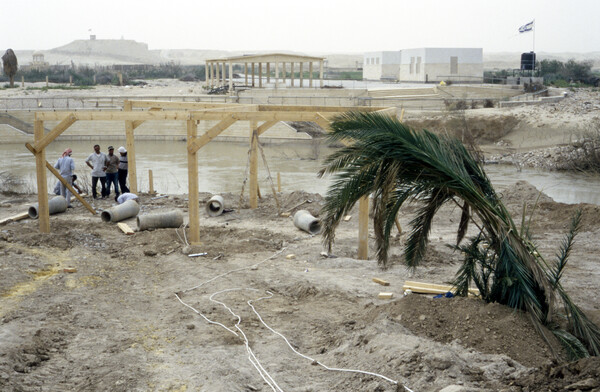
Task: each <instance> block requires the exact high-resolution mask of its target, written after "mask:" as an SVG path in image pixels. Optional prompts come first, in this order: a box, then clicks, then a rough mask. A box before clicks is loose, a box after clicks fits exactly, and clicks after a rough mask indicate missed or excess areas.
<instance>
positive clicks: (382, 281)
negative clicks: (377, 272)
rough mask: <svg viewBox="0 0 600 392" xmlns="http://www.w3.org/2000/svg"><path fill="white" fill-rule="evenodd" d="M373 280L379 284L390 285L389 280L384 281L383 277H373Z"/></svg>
mask: <svg viewBox="0 0 600 392" xmlns="http://www.w3.org/2000/svg"><path fill="white" fill-rule="evenodd" d="M373 282H375V283H378V284H380V285H382V286H389V285H390V282H388V281H385V280H383V279H379V278H373Z"/></svg>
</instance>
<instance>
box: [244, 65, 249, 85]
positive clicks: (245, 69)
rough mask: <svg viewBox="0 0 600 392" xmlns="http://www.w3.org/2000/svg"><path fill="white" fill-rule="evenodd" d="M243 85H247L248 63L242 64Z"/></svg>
mask: <svg viewBox="0 0 600 392" xmlns="http://www.w3.org/2000/svg"><path fill="white" fill-rule="evenodd" d="M244 84H245V85H246V86H247V85H248V63H244Z"/></svg>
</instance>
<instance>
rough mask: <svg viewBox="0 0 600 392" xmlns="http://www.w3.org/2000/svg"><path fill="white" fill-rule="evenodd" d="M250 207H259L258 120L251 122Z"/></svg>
mask: <svg viewBox="0 0 600 392" xmlns="http://www.w3.org/2000/svg"><path fill="white" fill-rule="evenodd" d="M249 182H250V183H249V192H250V196H249V201H250V208H252V209H254V208H257V207H258V199H257V196H258V130H257V128H256V122H255V121H251V122H250V181H249Z"/></svg>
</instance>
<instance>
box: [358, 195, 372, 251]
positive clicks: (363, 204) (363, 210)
mask: <svg viewBox="0 0 600 392" xmlns="http://www.w3.org/2000/svg"><path fill="white" fill-rule="evenodd" d="M368 258H369V197H368V196H365V197H361V199H360V200H359V202H358V259H359V260H367V259H368Z"/></svg>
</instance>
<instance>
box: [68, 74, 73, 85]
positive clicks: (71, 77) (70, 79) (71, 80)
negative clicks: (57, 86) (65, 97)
mask: <svg viewBox="0 0 600 392" xmlns="http://www.w3.org/2000/svg"><path fill="white" fill-rule="evenodd" d="M69 86H73V75H69Z"/></svg>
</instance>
